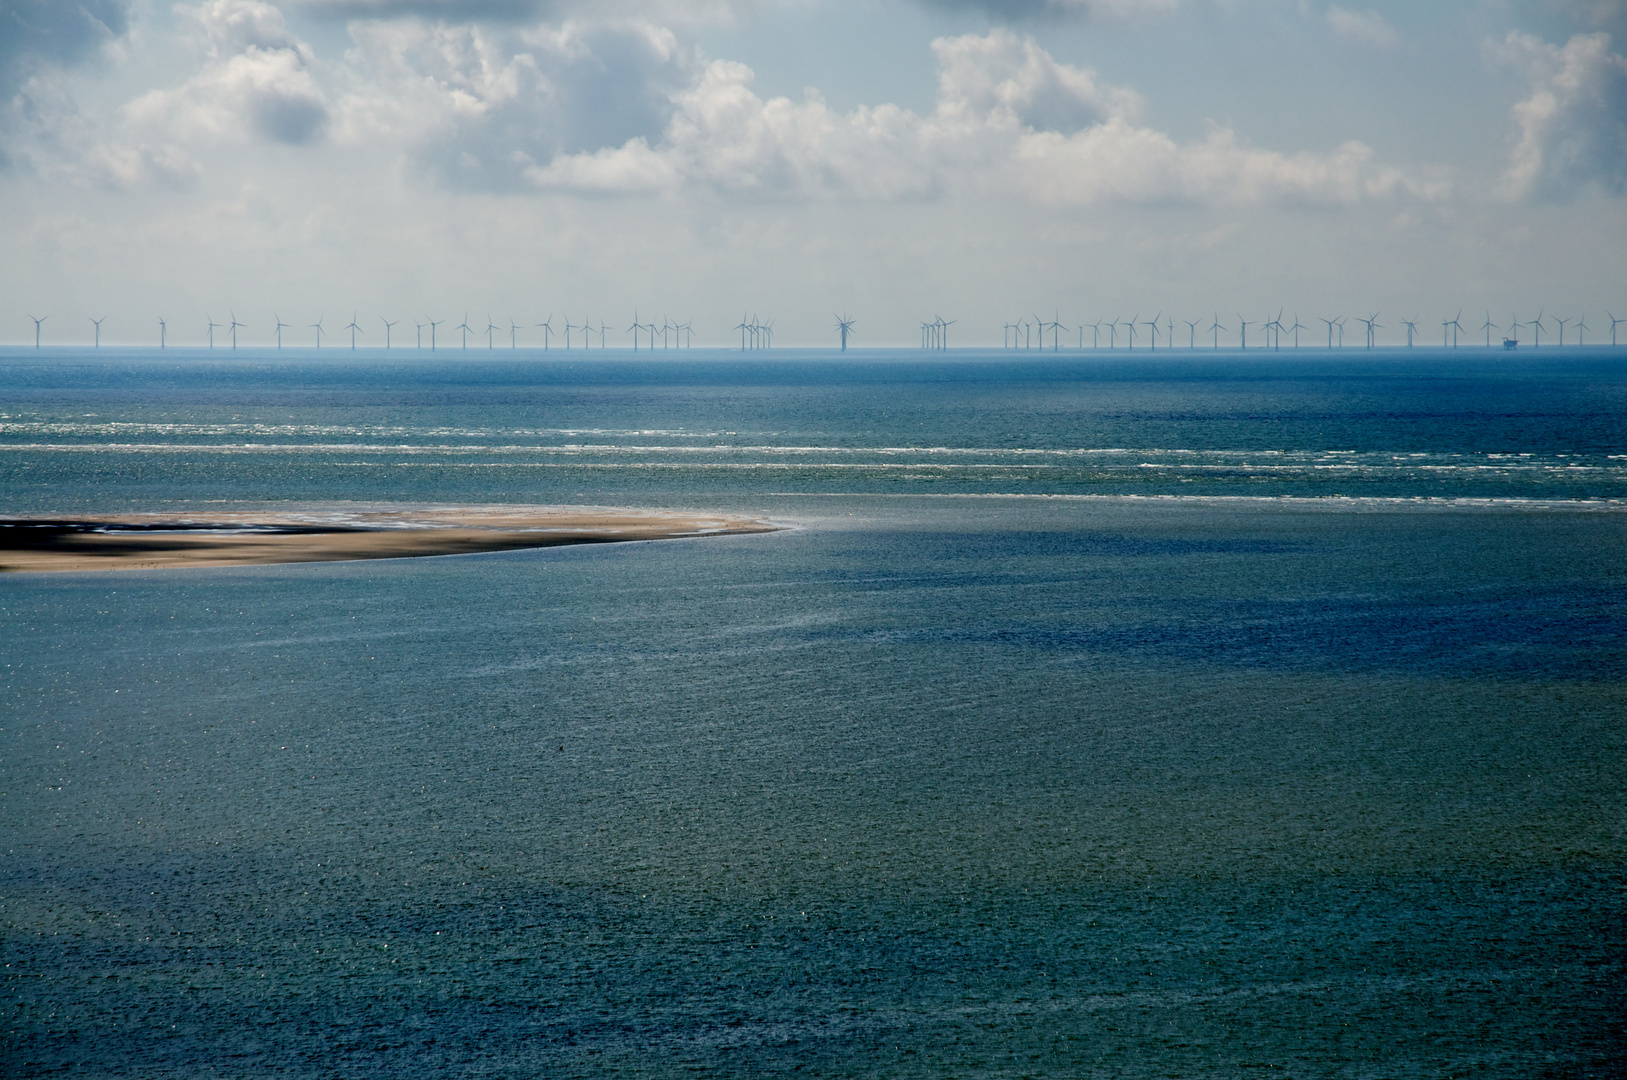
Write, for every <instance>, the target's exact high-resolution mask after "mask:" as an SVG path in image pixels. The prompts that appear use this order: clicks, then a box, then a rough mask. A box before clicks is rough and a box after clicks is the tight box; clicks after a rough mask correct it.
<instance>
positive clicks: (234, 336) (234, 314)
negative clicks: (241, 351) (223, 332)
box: [231, 311, 248, 352]
mask: <svg viewBox="0 0 1627 1080" xmlns="http://www.w3.org/2000/svg"><path fill="white" fill-rule="evenodd" d="M239 327H241V328H243V329H245V330H246V329H248V324H247V323H240V322H238V321H237V312H235V311H234V312H232V325H231V335H232V352H236V351H237V331H238V328H239Z"/></svg>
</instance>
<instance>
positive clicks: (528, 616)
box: [0, 347, 1627, 1080]
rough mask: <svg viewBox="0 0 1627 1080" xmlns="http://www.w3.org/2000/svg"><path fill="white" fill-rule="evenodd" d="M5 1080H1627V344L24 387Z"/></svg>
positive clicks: (169, 356)
mask: <svg viewBox="0 0 1627 1080" xmlns="http://www.w3.org/2000/svg"><path fill="white" fill-rule="evenodd" d="M493 504H532V505H561V504H571V505H591V506H609V507H649V508H661V509H675V510H677V509H696V510H728V511H733V512H749V513H752V514H756V515H760V516H762V517H764V518H767V519H770V520H772V521H774V522H776V523H779V524H781V525H783V526H784V528H783V529H782V530H781V531H778V532H774V533H770V534H763V535H750V536H733V537H712V538H702V539H694V540H676V541H662V542H651V543H633V544H601V545H591V546H582V547H570V548H552V549H546V550H534V551H511V552H503V553H491V554H479V555H459V556H448V557H439V558H419V559H398V560H380V561H368V562H349V563H321V564H302V565H283V566H254V567H238V568H216V569H192V570H183V571H121V572H91V573H77V574H9V575H5V576H3V577H0V664H3V669H0V670H3V682H0V964H3V965H4V966H3V967H0V1000H3V1005H0V1074H4V1075H5V1076H8V1077H45V1076H52V1077H57V1076H72V1077H92V1078H100V1077H141V1078H152V1077H160V1078H193V1077H200V1078H201V1077H222V1078H224V1077H230V1078H262V1077H289V1078H301V1080H303V1078H312V1080H315V1078H331V1077H366V1078H373V1077H378V1078H385V1077H388V1078H403V1080H413V1078H420V1077H422V1078H430V1077H435V1078H442V1077H493V1078H531V1077H536V1078H559V1077H601V1076H629V1077H668V1076H671V1077H677V1076H690V1075H696V1074H699V1075H712V1076H720V1077H759V1076H786V1075H793V1074H795V1075H806V1076H821V1077H847V1076H853V1077H1092V1078H1094V1077H1102V1078H1106V1077H1113V1078H1143V1077H1146V1078H1151V1077H1226V1078H1236V1077H1308V1078H1323V1077H1327V1078H1333V1077H1337V1078H1375V1080H1376V1078H1412V1077H1418V1078H1440V1077H1488V1078H1490V1077H1496V1078H1526V1077H1530V1078H1536V1077H1622V1076H1627V730H1624V724H1627V560H1624V556H1627V349H1611V348H1609V347H1604V348H1594V347H1588V348H1563V349H1562V348H1548V347H1544V348H1542V349H1540V350H1534V349H1523V350H1520V351H1517V352H1511V353H1505V352H1502V351H1501V350H1498V351H1489V350H1485V349H1471V348H1468V347H1465V348H1462V349H1458V350H1441V349H1423V348H1419V349H1415V350H1406V349H1386V350H1376V351H1372V352H1369V351H1366V350H1361V349H1345V350H1339V351H1332V352H1329V351H1326V350H1321V349H1309V348H1307V349H1305V350H1302V351H1296V350H1292V349H1284V350H1282V351H1280V352H1276V351H1270V352H1268V351H1263V350H1251V351H1248V352H1246V353H1244V352H1236V351H1232V352H1225V351H1221V352H1207V351H1203V350H1199V351H1195V352H1186V351H1182V350H1176V351H1172V352H1163V351H1160V352H1156V353H1148V352H1145V351H1138V352H1135V353H1126V352H1124V351H1122V350H1121V351H1117V352H1109V351H1108V350H1105V349H1103V350H1099V351H1092V350H1085V351H1083V352H1080V351H1077V350H1076V351H1072V352H1069V351H1062V352H1051V353H1040V352H1003V351H1000V350H993V351H976V350H957V351H954V352H949V353H922V352H915V351H902V350H900V351H896V352H884V351H874V352H859V351H855V352H848V353H845V354H843V353H839V352H835V351H829V352H826V351H812V350H774V351H772V352H760V353H740V352H722V351H716V350H703V349H698V348H697V349H693V350H673V351H661V352H655V353H651V352H650V351H648V350H644V351H641V352H639V353H637V354H634V353H631V352H619V353H618V352H616V351H614V350H607V351H604V352H599V351H595V352H593V353H591V354H590V353H583V352H580V351H577V352H569V353H567V352H563V351H560V350H557V349H556V350H552V351H546V352H545V351H541V350H537V351H526V350H512V351H510V350H502V349H496V350H487V349H470V350H468V351H463V350H459V349H452V350H447V349H441V350H439V351H436V352H433V353H432V352H430V351H429V350H423V351H417V350H406V351H401V350H397V351H394V352H384V351H378V350H374V351H368V350H359V351H355V352H352V351H350V350H348V349H332V348H329V349H323V350H321V351H320V352H317V351H312V350H298V351H296V350H288V351H285V352H277V351H274V350H272V351H266V350H247V349H244V350H239V351H236V352H233V351H231V350H227V349H215V350H213V351H209V350H202V349H189V350H180V349H172V350H167V351H157V350H134V349H113V348H104V349H100V350H91V349H68V348H58V349H49V348H48V349H45V350H41V351H35V350H33V349H17V348H11V349H7V350H4V351H0V514H3V515H14V516H15V515H40V514H59V515H81V514H83V515H90V514H96V513H113V512H121V513H123V512H136V511H185V512H187V513H189V514H196V515H207V513H208V512H210V511H212V510H228V509H229V510H244V509H248V510H253V509H267V510H279V511H280V510H289V509H306V508H313V507H340V508H352V509H353V508H366V507H374V506H381V505H390V506H402V505H406V506H452V505H461V506H467V505H481V506H484V505H493Z"/></svg>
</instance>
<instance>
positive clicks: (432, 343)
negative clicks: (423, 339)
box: [424, 315, 446, 352]
mask: <svg viewBox="0 0 1627 1080" xmlns="http://www.w3.org/2000/svg"><path fill="white" fill-rule="evenodd" d="M424 321H425V322H426V323H427V324H428V325H429V351H430V352H434V351H435V328H436V327H438V326H440V325H441V324H442V323H443V322H445V321H446V320H445V319H431V318H430V317H429V316H428V315H425V316H424Z"/></svg>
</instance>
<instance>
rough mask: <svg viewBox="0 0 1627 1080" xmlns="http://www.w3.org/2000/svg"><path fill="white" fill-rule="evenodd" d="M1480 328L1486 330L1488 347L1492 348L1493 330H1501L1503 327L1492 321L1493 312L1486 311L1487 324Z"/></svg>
mask: <svg viewBox="0 0 1627 1080" xmlns="http://www.w3.org/2000/svg"><path fill="white" fill-rule="evenodd" d="M1480 329H1482V330H1484V331H1485V332H1486V348H1488V349H1489V348H1491V332H1492V331H1493V330H1501V329H1502V327H1500V326H1498V325H1497V324H1496V323H1494V322H1492V321H1491V312H1490V311H1488V312H1486V325H1484V326H1482V327H1481V328H1480Z"/></svg>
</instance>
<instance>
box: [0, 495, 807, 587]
mask: <svg viewBox="0 0 1627 1080" xmlns="http://www.w3.org/2000/svg"><path fill="white" fill-rule="evenodd" d="M780 527H781V526H778V525H772V524H770V523H768V522H766V521H763V520H761V519H759V518H752V517H747V516H742V515H735V514H721V513H720V514H712V513H696V512H683V511H658V510H634V509H618V508H607V507H581V506H460V507H431V508H423V507H403V508H391V507H383V508H379V507H372V508H368V509H349V508H347V509H305V510H298V511H282V512H276V511H272V512H256V511H245V510H233V511H223V512H220V513H209V512H203V513H199V512H190V513H165V514H117V515H109V516H98V515H76V516H71V517H70V516H63V517H4V518H0V573H37V572H61V571H80V570H173V569H180V568H186V567H206V566H248V565H261V564H270V563H299V562H343V561H347V560H352V559H401V558H415V557H419V556H426V555H467V554H472V553H475V552H483V551H513V550H516V549H519V548H542V547H557V546H561V545H565V544H608V543H618V542H626V541H632V540H676V539H683V538H692V537H703V536H733V535H739V534H742V533H761V532H774V531H776V530H777V529H779V528H780Z"/></svg>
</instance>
